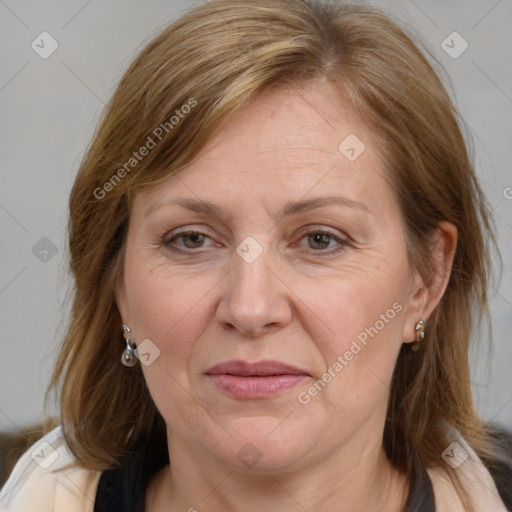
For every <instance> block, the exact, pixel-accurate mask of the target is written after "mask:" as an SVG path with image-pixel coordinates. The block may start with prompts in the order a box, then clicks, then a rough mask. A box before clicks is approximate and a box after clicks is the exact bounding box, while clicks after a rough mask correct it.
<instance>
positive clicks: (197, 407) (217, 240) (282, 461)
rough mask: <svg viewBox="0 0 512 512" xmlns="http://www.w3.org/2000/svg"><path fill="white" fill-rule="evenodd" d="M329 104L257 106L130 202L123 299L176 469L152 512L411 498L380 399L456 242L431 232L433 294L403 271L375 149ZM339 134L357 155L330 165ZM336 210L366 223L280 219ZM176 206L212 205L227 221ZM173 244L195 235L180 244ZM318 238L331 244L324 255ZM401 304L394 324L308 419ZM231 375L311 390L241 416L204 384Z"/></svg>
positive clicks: (444, 277) (306, 93)
mask: <svg viewBox="0 0 512 512" xmlns="http://www.w3.org/2000/svg"><path fill="white" fill-rule="evenodd" d="M333 98H334V95H333V94H331V93H329V90H328V88H327V86H326V85H325V84H313V85H311V84H310V85H309V86H307V87H306V88H304V89H302V90H299V89H296V88H294V89H277V90H271V91H268V92H266V93H264V94H263V95H261V96H260V97H258V98H257V99H256V100H255V101H254V102H252V103H251V104H249V105H246V106H245V107H244V108H243V109H242V110H240V111H239V112H238V113H237V114H236V115H235V117H233V118H232V119H230V120H229V122H228V123H227V124H225V125H224V126H223V127H222V128H221V129H220V130H219V131H218V132H217V134H216V136H215V137H214V138H213V139H211V140H210V142H209V144H208V145H207V146H206V147H205V148H204V149H203V151H202V152H201V153H200V154H199V155H198V157H197V158H196V159H195V160H194V161H193V162H191V163H190V164H189V165H187V166H186V167H185V168H184V169H183V170H181V171H180V172H179V173H178V174H176V175H174V176H171V177H170V178H169V179H168V180H167V181H165V182H164V183H162V184H160V185H159V186H158V187H157V188H154V189H152V190H148V191H144V192H141V193H138V194H137V195H136V196H135V198H134V202H133V206H132V211H131V212H130V224H129V230H128V235H127V240H126V254H125V261H124V278H123V282H122V283H120V285H119V287H118V290H117V294H116V298H117V303H118V306H119V308H120V312H121V315H122V317H123V320H124V322H125V323H127V324H128V325H129V326H130V327H131V329H132V334H133V338H134V340H135V341H136V342H137V343H140V342H141V341H142V340H144V339H150V340H151V342H152V343H154V345H155V346H157V347H158V349H159V350H160V355H159V356H158V357H157V358H156V359H155V360H154V361H153V362H152V363H151V364H149V365H148V366H145V365H143V367H142V369H143V372H144V376H145V379H146V382H147V385H148V387H149V390H150V393H151V395H152V397H153V400H154V402H155V404H156V406H157V407H158V409H159V411H160V412H161V414H162V416H163V418H164V420H165V422H166V425H167V429H168V444H169V455H170V467H171V468H172V471H171V470H170V469H169V467H166V468H164V469H163V470H162V471H160V472H159V473H158V474H157V475H156V477H155V478H154V479H153V480H152V482H151V483H150V486H149V488H148V492H147V496H146V508H147V510H148V511H151V512H158V511H163V510H167V511H174V510H176V511H177V510H182V511H186V510H190V509H192V510H194V508H195V509H197V510H198V511H201V510H225V511H235V510H236V511H241V510H243V511H244V512H251V511H260V510H261V508H262V506H267V507H268V505H269V504H271V508H272V510H280V511H303V510H309V511H312V510H320V509H321V510H323V511H336V512H344V511H351V512H357V511H363V510H364V511H367V510H386V511H394V510H399V508H400V505H401V503H403V501H404V500H405V499H406V497H407V493H408V490H409V482H408V481H407V479H406V478H405V477H404V476H403V475H401V474H399V473H398V472H397V471H396V470H395V469H394V468H393V467H392V466H391V465H390V464H389V463H388V461H387V460H386V458H385V456H384V452H383V449H382V435H383V430H384V420H385V415H386V407H387V401H388V396H389V384H390V381H391V377H392V373H393V369H394V366H395V362H396V359H397V356H398V352H399V350H400V347H401V345H402V343H404V342H411V341H413V340H414V337H415V332H414V326H415V324H416V323H417V322H418V320H420V319H425V320H426V319H427V318H428V317H429V316H430V314H431V313H432V311H433V310H434V308H435V306H436V305H437V303H438V302H439V300H440V298H441V296H442V294H443V292H444V289H445V287H446V284H447V282H448V278H449V272H450V267H451V263H452V259H453V254H454V251H455V246H456V238H457V235H456V229H455V228H454V226H452V225H451V224H448V223H441V224H440V226H439V230H438V233H437V237H436V251H435V257H436V259H437V263H438V265H437V267H438V268H440V269H444V270H443V271H440V272H439V273H438V275H437V276H436V278H435V279H434V280H433V281H432V282H431V283H429V287H427V286H426V284H425V283H424V282H423V280H422V279H421V277H420V276H419V274H418V273H417V272H414V271H413V270H412V269H411V268H410V266H409V264H408V260H407V253H406V241H405V233H404V227H403V223H402V216H401V213H400V210H399V205H398V202H397V199H396V197H395V196H394V192H393V189H392V187H391V186H390V185H389V180H388V179H386V177H385V172H384V170H383V169H384V167H383V163H382V162H381V160H380V156H379V153H378V151H377V147H376V145H375V143H374V141H373V140H372V138H371V134H370V132H369V131H368V129H367V128H366V127H365V126H364V124H362V123H361V122H360V121H359V120H358V119H357V118H355V117H354V116H352V115H351V114H350V112H349V111H348V109H346V108H344V106H343V104H342V103H341V101H340V100H337V101H334V99H333ZM349 134H356V135H357V137H358V138H359V139H360V140H361V141H363V142H364V144H365V146H366V149H365V150H364V152H363V153H362V154H361V155H360V156H359V157H358V158H357V159H356V160H355V161H353V162H351V161H349V160H348V159H347V158H346V157H345V156H344V155H343V154H341V152H340V151H339V150H338V145H339V144H340V142H341V141H343V140H344V139H345V137H347V136H348V135H349ZM334 195H335V196H343V197H345V198H349V199H350V200H352V201H359V202H361V203H363V204H364V205H365V208H367V209H368V211H365V210H364V209H362V208H354V207H352V206H349V205H340V204H328V205H324V206H321V207H318V208H315V209H312V210H309V211H304V212H301V213H296V214H289V215H286V216H283V214H282V209H283V205H284V204H285V203H287V202H297V201H301V200H305V199H313V198H322V197H327V196H334ZM177 198H180V199H192V200H199V199H200V200H203V201H208V202H211V203H214V204H215V205H217V206H218V207H219V208H220V209H221V210H222V216H221V217H219V216H217V215H216V214H215V215H214V214H211V213H204V212H194V211H191V210H189V209H187V208H185V207H183V206H179V205H177V204H175V203H174V204H173V203H172V202H173V201H174V200H175V199H177ZM149 209H152V211H151V212H150V213H147V212H148V210H149ZM178 228H180V230H181V231H183V230H187V229H194V230H197V231H200V232H201V233H203V234H204V235H205V236H204V237H201V236H199V237H197V236H196V237H194V236H190V235H189V236H182V237H181V238H180V237H175V238H173V236H174V235H175V234H176V230H177V229H178ZM318 231H320V232H325V231H328V232H329V234H332V235H333V236H332V237H329V236H328V237H327V238H324V237H321V236H320V242H319V240H318V236H317V237H316V238H315V236H314V235H315V233H316V234H317V235H318ZM308 233H310V236H308ZM249 236H251V237H253V238H254V239H255V240H256V241H257V242H258V244H259V246H260V247H261V249H262V253H261V254H260V255H259V257H258V258H257V259H256V260H255V261H253V262H252V263H247V262H246V261H244V259H243V258H242V257H240V256H239V254H238V253H237V252H236V248H237V246H238V245H239V244H240V243H241V242H242V241H243V240H244V239H245V238H246V237H249ZM338 239H339V240H341V242H340V241H338ZM169 241H170V247H174V248H175V249H176V251H178V252H173V251H172V250H171V249H170V248H169V247H168V246H165V244H164V243H163V242H169ZM343 241H345V242H343ZM395 303H399V305H400V306H401V310H400V311H399V312H397V313H396V315H395V316H394V318H393V319H391V320H389V321H388V322H386V323H385V326H384V327H383V328H382V329H380V330H379V331H378V334H377V335H375V336H374V337H373V338H369V341H368V343H367V345H366V346H364V347H363V348H362V350H361V351H360V352H359V353H357V355H355V356H354V357H353V359H352V360H351V361H349V363H348V364H347V365H346V366H345V367H344V368H343V370H342V371H340V372H339V373H337V374H336V377H334V378H332V379H331V381H330V382H329V383H328V384H327V385H326V386H325V387H324V388H323V389H322V390H321V392H319V393H318V394H317V395H316V396H314V397H312V398H311V401H310V402H309V403H308V404H302V403H300V401H299V400H298V395H299V393H301V392H305V391H306V392H307V390H308V389H309V388H310V387H311V385H312V384H313V383H314V382H315V381H317V380H318V379H320V378H321V376H322V374H324V372H326V371H327V370H328V368H330V367H332V366H333V364H334V362H335V361H336V360H337V358H338V356H342V355H343V354H344V353H345V352H346V351H347V350H349V348H350V346H351V343H352V341H353V340H355V339H356V337H357V335H358V334H359V333H361V332H362V331H364V329H365V328H368V327H370V326H374V325H375V324H376V321H377V320H379V318H381V315H382V314H386V311H387V310H389V309H390V308H392V305H393V304H395ZM231 359H244V360H246V361H250V362H254V361H260V360H263V359H276V360H279V361H282V362H285V363H288V364H291V365H294V366H298V367H300V368H302V369H305V370H307V372H308V373H309V375H310V376H309V377H308V378H307V379H306V380H305V381H303V382H302V383H300V384H299V385H298V386H296V387H294V388H292V389H289V390H286V391H283V392H281V393H279V394H278V395H275V396H273V397H271V398H265V399H259V400H249V399H237V398H233V397H231V396H227V395H225V394H223V393H222V392H220V391H219V390H218V389H217V388H216V386H215V385H214V384H213V383H212V382H211V379H210V378H209V377H207V376H206V375H205V371H206V370H207V369H208V368H210V367H211V366H213V365H214V364H217V363H220V362H223V361H228V360H231ZM248 442H249V443H251V445H250V450H253V451H254V453H255V454H257V453H259V454H260V455H258V456H260V458H259V460H258V462H257V463H256V464H255V465H254V466H251V467H248V466H247V465H246V464H244V463H243V461H241V460H240V459H239V458H238V457H237V454H238V452H239V450H240V449H241V448H242V447H243V446H244V445H245V444H246V443H248ZM255 457H256V455H255ZM368 489H371V490H372V491H371V492H368ZM383 504H385V506H383Z"/></svg>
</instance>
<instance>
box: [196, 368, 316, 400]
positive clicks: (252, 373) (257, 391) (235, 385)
mask: <svg viewBox="0 0 512 512" xmlns="http://www.w3.org/2000/svg"><path fill="white" fill-rule="evenodd" d="M206 375H208V376H209V377H210V378H211V379H212V381H213V382H214V384H215V385H216V386H217V387H218V388H219V389H220V390H221V391H223V392H225V393H227V394H229V395H231V396H234V397H236V398H253V399H254V398H265V397H269V396H272V395H275V394H277V393H279V392H281V391H285V390H287V389H290V388H292V387H294V386H296V385H297V384H299V383H300V382H302V381H303V380H304V379H306V378H307V377H310V375H309V374H308V373H307V372H305V371H304V370H301V369H300V368H296V367H295V366H290V365H288V364H284V363H281V362H279V361H259V362H256V363H247V362H245V361H239V360H238V361H227V362H225V363H221V364H218V365H215V366H213V367H212V368H210V369H209V370H207V371H206Z"/></svg>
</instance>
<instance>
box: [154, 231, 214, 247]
mask: <svg viewBox="0 0 512 512" xmlns="http://www.w3.org/2000/svg"><path fill="white" fill-rule="evenodd" d="M171 235H172V233H171ZM208 240H210V241H211V242H213V240H211V238H210V237H209V236H208V235H205V234H204V233H201V232H200V231H182V232H181V233H175V234H174V235H172V236H170V237H169V236H168V237H166V238H165V239H164V240H162V245H163V246H164V247H166V248H168V249H169V250H171V251H180V250H187V249H188V250H193V249H200V248H202V247H206V246H207V244H206V242H207V241H208ZM210 245H211V244H210Z"/></svg>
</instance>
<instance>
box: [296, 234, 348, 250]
mask: <svg viewBox="0 0 512 512" xmlns="http://www.w3.org/2000/svg"><path fill="white" fill-rule="evenodd" d="M302 240H305V241H306V242H307V245H308V248H309V249H313V251H315V252H329V253H331V252H336V251H338V250H341V249H343V248H344V247H345V246H346V245H347V243H348V242H347V240H344V239H343V238H340V237H339V236H337V235H335V234H334V233H330V232H328V231H322V230H314V231H310V232H309V233H306V235H305V236H303V237H302V239H301V241H302ZM326 249H331V250H329V251H326ZM332 249H333V250H332Z"/></svg>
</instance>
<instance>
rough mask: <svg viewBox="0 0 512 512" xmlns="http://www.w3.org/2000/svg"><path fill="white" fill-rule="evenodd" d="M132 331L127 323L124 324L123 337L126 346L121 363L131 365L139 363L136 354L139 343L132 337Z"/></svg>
mask: <svg viewBox="0 0 512 512" xmlns="http://www.w3.org/2000/svg"><path fill="white" fill-rule="evenodd" d="M130 332H131V329H130V328H129V327H128V326H127V325H126V324H123V338H124V339H125V341H126V348H125V349H124V350H123V354H122V355H121V363H123V364H124V365H125V366H130V367H131V366H135V364H136V363H137V357H136V356H135V349H136V348H137V345H135V343H134V342H133V341H132V340H131V339H130Z"/></svg>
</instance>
